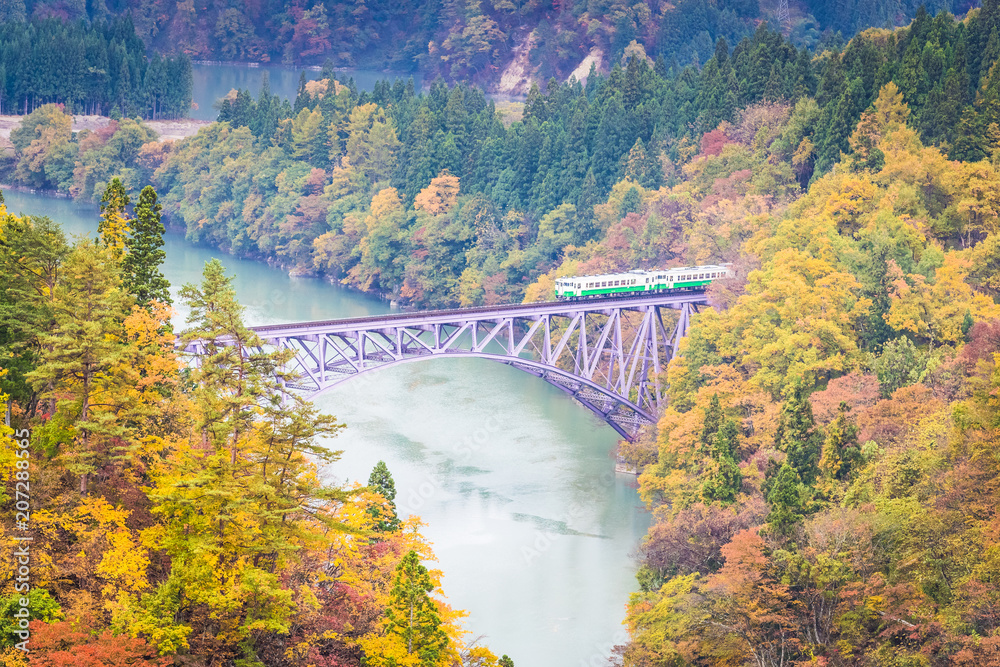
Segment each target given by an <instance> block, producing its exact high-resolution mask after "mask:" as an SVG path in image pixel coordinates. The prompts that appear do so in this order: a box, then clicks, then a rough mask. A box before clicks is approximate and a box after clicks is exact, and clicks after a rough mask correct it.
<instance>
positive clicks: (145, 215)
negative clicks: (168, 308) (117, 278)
mask: <svg viewBox="0 0 1000 667" xmlns="http://www.w3.org/2000/svg"><path fill="white" fill-rule="evenodd" d="M161 209H162V207H161V206H160V204H159V203H158V202H157V201H156V191H155V190H154V189H153V188H152V186H150V185H147V186H146V187H144V188H143V189H142V192H141V193H139V203H138V204H136V205H135V210H134V211H133V213H134V215H135V219H134V220H133V221H132V226H131V230H130V234H129V236H128V237H127V238H126V240H125V247H126V249H127V250H128V254H127V255H125V259H124V260H123V261H122V279H123V282H124V283H125V288H126V289H127V290H128V291H129V293H131V294H132V295H133V296H134V297H135V300H136V303H138V304H140V305H142V306H145V307H147V308H148V307H149V304H150V303H151V302H153V301H159V302H160V303H172V301H171V299H170V283H169V282H167V279H166V278H165V277H163V273H162V272H161V271H160V265H161V264H163V260H164V259H165V258H166V253H165V252H164V251H163V233H164V232H165V231H166V229H165V228H164V227H163V223H162V222H161V221H160V210H161Z"/></svg>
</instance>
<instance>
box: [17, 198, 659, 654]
mask: <svg viewBox="0 0 1000 667" xmlns="http://www.w3.org/2000/svg"><path fill="white" fill-rule="evenodd" d="M4 196H5V197H6V200H7V207H8V209H9V210H10V211H11V212H24V213H31V214H34V215H47V216H49V217H51V218H52V219H53V220H56V221H58V222H60V223H61V224H62V226H63V228H64V229H65V230H66V231H67V232H68V233H70V234H90V235H94V234H96V228H97V211H96V208H95V207H94V206H89V205H82V204H76V203H74V202H71V201H69V200H65V199H55V198H52V197H45V196H42V195H32V194H26V193H20V192H13V191H9V192H5V193H4ZM166 252H167V261H166V263H165V265H164V271H165V273H166V276H167V278H168V279H169V280H170V282H171V283H172V285H173V286H174V287H173V291H174V294H175V298H176V292H177V289H178V288H179V286H180V285H181V284H183V283H185V282H196V281H198V280H199V278H200V273H201V270H202V268H203V266H204V264H205V262H206V261H207V260H209V259H210V258H212V257H219V258H220V259H221V260H222V262H223V264H225V266H226V268H227V270H228V272H229V273H230V274H234V275H235V276H236V281H235V286H236V290H237V293H238V295H239V298H240V300H241V301H242V302H243V303H244V304H245V305H246V306H247V314H246V319H247V322H248V323H249V324H266V323H275V322H287V321H298V320H312V319H330V318H341V317H359V316H364V315H371V314H378V313H384V312H388V311H389V308H388V306H387V304H386V303H384V302H381V301H378V300H376V299H372V298H369V297H366V296H364V295H361V294H358V293H356V292H352V291H348V290H346V289H343V288H340V287H339V286H334V285H330V284H328V283H325V282H323V281H320V280H315V279H307V278H290V277H289V276H288V275H287V274H285V273H284V272H282V271H280V270H278V269H275V268H272V267H269V266H267V265H265V264H262V263H258V262H254V261H248V260H241V259H236V258H234V257H230V256H228V255H221V256H220V253H219V252H218V251H213V250H212V249H209V248H204V247H197V246H194V245H192V244H190V243H188V242H186V241H185V240H184V239H183V237H182V236H180V235H178V234H168V235H167V238H166ZM179 317H180V315H179ZM317 403H318V404H319V405H320V406H321V407H322V408H324V409H325V410H326V411H327V412H329V413H331V414H334V415H336V416H337V417H339V418H340V419H341V420H342V421H344V422H346V424H347V426H348V428H347V429H346V430H345V431H344V432H343V434H342V435H340V436H339V437H337V438H336V439H335V440H334V441H333V442H331V443H330V444H331V446H333V447H334V448H336V449H343V450H344V454H343V457H342V459H341V460H340V461H339V462H338V463H336V464H334V465H333V466H332V467H331V469H330V470H329V471H328V474H329V476H330V478H331V479H333V480H335V481H337V482H342V483H351V482H355V481H357V482H360V483H361V484H364V483H365V482H366V481H367V479H368V474H369V473H370V471H371V469H372V467H373V466H374V465H375V463H376V462H377V461H379V460H380V459H382V460H384V461H385V462H386V463H387V464H388V466H389V469H390V471H391V472H392V474H393V476H394V478H395V481H396V489H397V493H398V495H397V498H396V504H397V506H398V507H399V510H400V513H401V514H404V515H408V514H417V515H419V516H420V517H421V519H422V520H423V521H425V522H426V524H427V526H426V528H425V529H424V534H425V535H426V536H427V538H428V539H429V540H430V541H431V542H432V543H433V545H434V550H435V553H436V554H437V557H438V559H439V563H438V564H437V566H438V567H440V568H441V569H442V570H443V571H444V578H443V583H442V585H443V588H444V593H445V595H446V596H447V597H448V600H449V601H450V603H451V604H453V605H454V606H456V607H459V608H462V609H466V610H468V611H469V618H468V626H469V628H470V629H471V630H473V631H474V632H475V633H477V634H482V635H485V637H484V642H485V643H486V644H487V645H489V646H490V647H491V648H492V649H493V651H494V652H496V653H497V654H498V655H499V654H502V653H506V654H508V655H509V656H510V657H511V659H513V661H514V663H515V664H516V665H517V667H562V666H571V667H577V666H582V665H594V666H596V665H603V664H605V660H606V657H607V656H608V654H609V652H610V647H611V646H612V645H613V644H620V643H623V640H624V633H623V628H622V626H621V621H622V619H623V618H624V610H625V607H624V606H625V602H626V601H627V599H628V595H629V592H630V591H632V590H633V589H634V588H635V579H634V570H635V567H634V564H633V561H632V559H631V558H630V554H631V553H632V552H633V551H634V549H635V547H636V545H637V544H638V542H639V540H640V538H641V537H642V535H643V534H645V532H646V529H647V528H648V526H649V518H648V515H647V514H646V513H645V512H644V511H643V510H642V509H641V503H640V501H639V498H638V496H637V494H636V491H635V488H634V487H635V478H634V477H632V476H627V475H616V474H615V473H614V472H613V470H614V460H613V458H612V455H611V451H612V448H613V446H614V444H615V440H616V438H615V433H614V431H612V430H611V428H610V427H608V426H607V425H605V424H604V423H603V422H600V421H599V420H597V419H596V418H595V417H594V416H593V415H592V414H591V413H589V412H588V411H587V410H586V409H584V408H583V407H582V406H580V405H578V404H576V403H574V402H573V401H572V400H571V399H569V398H567V397H566V396H565V395H564V394H562V393H561V392H559V391H558V390H556V389H555V388H553V387H550V386H549V385H547V384H545V383H544V382H543V381H541V380H539V379H536V378H534V377H531V376H528V375H526V374H523V373H521V372H519V371H517V370H515V369H512V368H510V367H508V366H504V365H501V364H495V363H491V362H489V361H485V360H475V359H444V360H431V361H428V362H424V363H413V364H404V365H402V366H398V367H395V368H388V369H383V370H380V371H377V372H374V373H371V374H369V375H366V376H362V377H360V378H358V379H357V380H355V381H353V382H349V383H346V384H344V385H341V386H340V387H338V388H336V390H334V391H330V392H328V393H326V394H323V395H322V396H320V397H319V399H318V400H317Z"/></svg>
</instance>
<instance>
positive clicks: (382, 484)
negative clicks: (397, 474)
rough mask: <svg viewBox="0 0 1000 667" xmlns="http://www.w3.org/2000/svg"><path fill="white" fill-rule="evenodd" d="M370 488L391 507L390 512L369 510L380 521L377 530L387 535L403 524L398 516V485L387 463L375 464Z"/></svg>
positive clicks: (376, 507) (369, 477) (370, 508)
mask: <svg viewBox="0 0 1000 667" xmlns="http://www.w3.org/2000/svg"><path fill="white" fill-rule="evenodd" d="M368 488H369V489H370V490H371V491H374V492H375V493H377V494H379V495H380V496H382V497H383V498H384V499H385V501H386V504H387V505H388V506H389V509H388V510H385V509H384V508H382V507H378V506H372V507H369V508H368V513H369V514H371V515H372V516H373V517H375V518H376V519H378V521H377V523H376V524H375V530H377V531H378V532H380V533H387V532H391V531H394V530H396V529H397V528H399V526H400V524H401V522H400V520H399V517H398V516H397V515H396V502H395V501H396V483H395V482H394V481H393V479H392V473H390V472H389V467H388V466H387V465H386V464H385V461H379V462H378V463H376V464H375V468H374V469H373V470H372V474H371V475H369V476H368Z"/></svg>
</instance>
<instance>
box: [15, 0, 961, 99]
mask: <svg viewBox="0 0 1000 667" xmlns="http://www.w3.org/2000/svg"><path fill="white" fill-rule="evenodd" d="M922 4H925V5H926V6H927V9H928V11H930V12H931V13H932V14H937V13H938V12H940V11H950V12H953V13H956V14H962V13H965V12H966V11H968V10H969V9H971V8H972V7H974V6H975V3H973V2H971V1H970V0H931V1H930V2H927V3H921V2H917V1H916V0H870V1H868V2H857V1H856V0H838V1H836V2H834V1H832V0H798V1H793V2H792V3H791V10H792V11H791V12H790V14H789V16H788V21H787V26H788V30H789V31H790V35H791V37H792V39H793V40H794V42H795V44H797V45H798V46H805V47H810V48H811V47H815V46H817V45H818V44H820V43H828V44H830V43H839V42H841V41H842V38H841V35H843V36H844V37H850V36H852V35H854V34H855V33H857V32H859V31H861V30H864V29H866V28H869V27H873V26H874V27H880V28H882V27H888V28H891V27H894V26H899V25H905V24H906V23H908V22H909V20H910V19H911V18H912V17H913V16H915V14H916V11H917V9H918V7H920V6H921V5H922ZM777 6H778V3H777V2H775V1H773V0H764V2H761V1H760V0H715V1H712V2H709V1H708V0H681V1H680V2H677V3H661V2H653V1H651V0H640V1H637V2H624V1H623V0H573V1H572V2H565V1H562V0H556V1H554V0H486V1H485V2H484V1H482V0H447V1H445V2H412V1H409V2H402V3H400V2H387V1H386V0H371V1H369V2H364V3H355V2H343V1H340V0H325V1H320V2H298V1H296V2H286V1H284V0H264V1H259V2H244V3H231V2H223V1H219V0H198V1H197V2H195V1H194V0H184V1H182V2H167V1H166V0H88V1H86V2H85V1H84V0H4V1H3V2H2V3H0V23H16V22H23V21H25V20H36V19H46V18H57V19H61V20H66V21H81V20H83V21H101V20H105V19H107V18H108V17H109V16H124V15H129V16H131V17H132V20H133V21H134V22H135V27H136V30H137V32H138V35H139V37H140V38H141V39H142V41H143V42H144V43H145V44H146V46H147V47H149V48H151V49H154V50H156V51H157V52H159V53H169V54H174V55H180V54H186V55H188V56H190V57H192V58H195V59H209V60H222V61H254V62H260V61H264V62H281V63H285V64H293V63H295V64H319V63H322V62H324V61H326V60H329V61H330V62H331V63H332V64H333V65H335V66H346V67H350V66H361V67H369V68H378V69H382V68H389V69H393V70H397V71H414V70H415V69H420V70H421V71H423V72H425V73H426V74H427V75H428V77H427V78H433V77H434V76H436V75H441V76H443V77H444V78H445V79H447V80H449V81H452V82H454V81H475V82H477V83H479V84H481V85H490V86H496V85H497V84H498V83H499V81H500V78H501V73H502V72H503V71H504V70H505V69H507V67H508V66H509V65H510V64H511V63H512V62H513V61H516V62H517V63H518V64H519V66H521V67H522V68H525V69H527V70H530V71H531V72H533V73H534V75H535V77H536V78H538V79H540V80H542V81H544V80H547V79H548V78H549V77H551V76H556V77H557V78H560V79H561V80H564V79H566V78H568V77H569V76H570V74H571V73H572V72H573V71H574V69H576V68H578V67H579V66H580V63H581V62H582V61H583V60H584V58H586V57H588V56H591V57H593V58H595V59H597V60H598V61H599V62H600V64H601V65H602V66H605V67H607V66H609V65H610V64H611V63H615V62H618V61H619V59H620V58H621V57H622V55H623V54H625V52H626V50H627V49H629V48H630V47H631V48H633V49H635V48H638V49H640V50H642V51H643V52H644V53H645V54H648V55H649V57H651V58H653V59H657V58H661V59H662V60H663V61H664V62H665V63H668V65H669V64H670V63H671V62H673V61H677V62H679V63H680V64H682V65H686V64H689V63H692V62H696V63H705V62H707V61H708V59H709V58H711V57H712V53H713V50H714V48H715V44H716V43H717V41H718V40H719V39H720V38H724V39H726V40H728V41H729V42H730V43H736V42H738V41H740V40H741V39H742V38H744V37H747V36H749V35H751V34H752V33H753V32H754V30H755V28H756V26H757V25H758V24H759V23H760V22H761V21H762V20H765V21H771V22H772V23H776V22H777V21H779V20H781V17H779V16H778V14H777ZM587 69H589V68H588V67H586V66H585V67H584V68H583V71H582V72H579V73H578V76H577V78H583V77H585V76H586V75H587Z"/></svg>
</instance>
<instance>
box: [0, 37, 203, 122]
mask: <svg viewBox="0 0 1000 667" xmlns="http://www.w3.org/2000/svg"><path fill="white" fill-rule="evenodd" d="M47 103H57V104H61V105H63V107H64V109H65V111H66V112H67V113H70V114H73V113H83V114H98V115H105V116H112V117H113V118H121V117H123V116H124V117H131V118H136V117H142V118H148V119H157V118H183V117H185V116H187V114H188V111H189V110H190V108H191V62H190V60H189V59H188V57H187V55H185V54H180V55H178V56H175V57H165V58H164V57H161V56H160V55H159V54H155V53H154V54H153V55H152V56H151V57H147V54H146V47H145V45H144V44H143V42H142V40H141V39H139V37H138V36H137V35H136V33H135V28H134V26H133V25H132V21H131V20H130V19H129V18H119V19H113V20H108V21H95V22H93V23H85V22H83V21H77V22H66V21H62V20H59V19H44V20H32V21H30V22H28V23H15V22H10V21H5V22H0V113H8V114H10V113H15V114H27V113H30V112H31V111H34V110H35V109H37V108H38V107H39V106H41V105H43V104H47Z"/></svg>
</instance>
